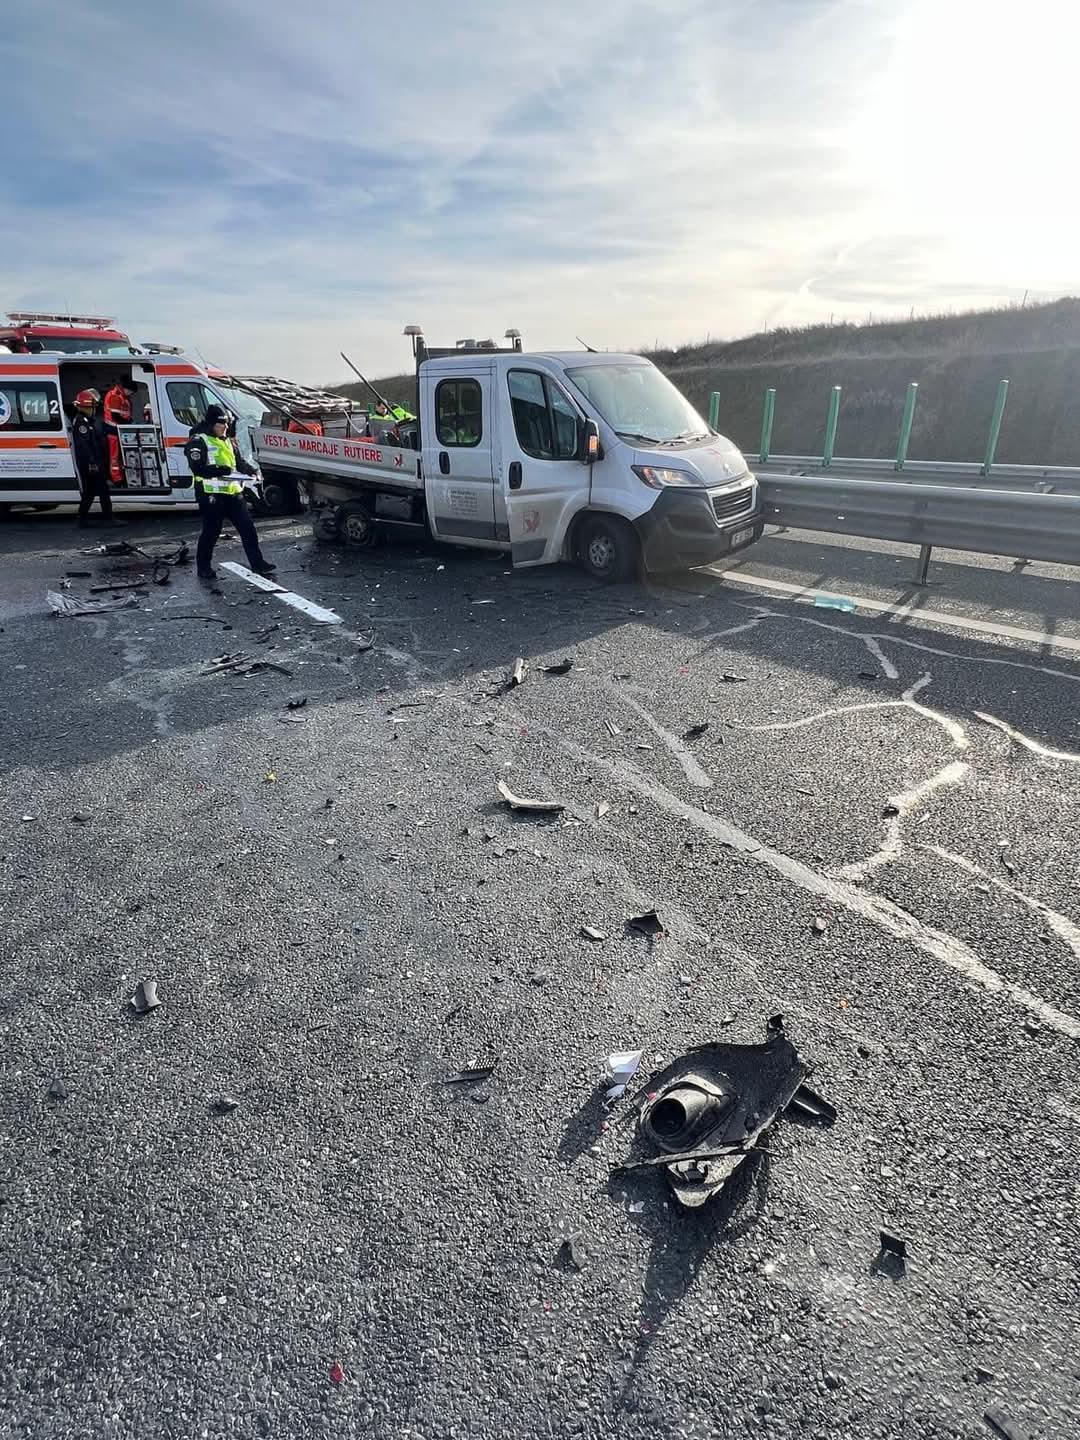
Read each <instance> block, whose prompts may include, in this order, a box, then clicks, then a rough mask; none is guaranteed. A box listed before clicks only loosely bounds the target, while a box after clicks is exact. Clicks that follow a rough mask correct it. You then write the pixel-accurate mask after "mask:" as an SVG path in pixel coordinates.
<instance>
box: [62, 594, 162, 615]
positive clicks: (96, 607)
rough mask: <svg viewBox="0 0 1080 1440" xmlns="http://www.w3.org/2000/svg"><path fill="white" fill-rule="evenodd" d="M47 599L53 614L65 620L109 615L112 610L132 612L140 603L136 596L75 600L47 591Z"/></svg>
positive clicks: (68, 596)
mask: <svg viewBox="0 0 1080 1440" xmlns="http://www.w3.org/2000/svg"><path fill="white" fill-rule="evenodd" d="M45 599H46V600H47V601H48V605H49V609H50V610H51V611H52V612H53V614H54V615H60V616H62V617H63V618H64V619H67V618H68V617H69V616H73V615H107V614H108V613H109V611H110V610H130V609H132V608H133V607H134V606H136V605H138V603H139V601H138V599H137V597H136V596H134V595H125V596H124V597H123V599H116V600H75V599H73V598H72V596H70V595H64V594H61V592H60V591H59V590H46V591H45Z"/></svg>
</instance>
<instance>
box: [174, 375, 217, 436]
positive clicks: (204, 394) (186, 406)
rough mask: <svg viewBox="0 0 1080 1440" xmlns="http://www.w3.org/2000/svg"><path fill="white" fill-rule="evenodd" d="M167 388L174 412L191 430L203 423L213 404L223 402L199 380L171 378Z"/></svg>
mask: <svg viewBox="0 0 1080 1440" xmlns="http://www.w3.org/2000/svg"><path fill="white" fill-rule="evenodd" d="M165 388H166V390H167V391H168V392H169V404H170V405H171V406H172V412H173V414H174V415H175V416H176V418H177V420H179V421H180V424H181V425H186V426H187V427H188V429H189V430H191V429H192V428H193V427H194V426H196V425H201V424H202V422H203V421H204V420H205V419H206V412H207V410H209V408H210V406H211V405H220V404H221V401H220V400H219V399H218V397H217V396H216V395H215V394H214V392H213V391H212V390H208V389H207V388H206V386H205V385H200V384H199V382H198V380H170V381H169V383H168V385H166V387H165Z"/></svg>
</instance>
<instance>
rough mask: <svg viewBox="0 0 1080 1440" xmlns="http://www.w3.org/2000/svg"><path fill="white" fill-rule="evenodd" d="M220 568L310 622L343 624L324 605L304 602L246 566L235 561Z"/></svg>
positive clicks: (338, 617) (333, 612)
mask: <svg viewBox="0 0 1080 1440" xmlns="http://www.w3.org/2000/svg"><path fill="white" fill-rule="evenodd" d="M221 568H222V569H223V570H228V571H230V573H231V574H233V575H237V576H239V577H240V579H241V580H246V581H247V582H248V584H249V585H257V586H258V588H259V589H260V590H265V591H266V592H267V594H268V595H273V596H274V597H275V599H277V600H282V601H284V602H285V604H286V605H291V606H292V608H293V609H294V610H302V611H303V613H304V614H305V615H307V616H309V617H310V618H311V619H312V620H318V621H319V623H320V624H322V625H341V624H343V623H344V622H343V621H342V618H341V616H340V615H339V614H337V612H336V611H334V610H328V609H327V608H326V606H325V605H316V604H315V602H314V600H306V599H305V598H304V596H303V595H297V594H296V592H295V591H294V590H286V589H285V586H284V585H279V584H278V583H277V581H276V580H270V579H268V578H267V577H266V576H265V575H256V574H255V571H254V570H249V569H248V568H247V566H246V565H238V564H237V562H236V561H235V560H226V561H224V563H223V564H222V567H221Z"/></svg>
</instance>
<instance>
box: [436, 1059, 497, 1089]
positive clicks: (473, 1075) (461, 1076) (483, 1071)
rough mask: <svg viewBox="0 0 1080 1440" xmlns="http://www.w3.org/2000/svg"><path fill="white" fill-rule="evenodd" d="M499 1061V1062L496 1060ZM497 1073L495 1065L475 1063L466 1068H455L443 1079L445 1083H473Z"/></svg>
mask: <svg viewBox="0 0 1080 1440" xmlns="http://www.w3.org/2000/svg"><path fill="white" fill-rule="evenodd" d="M496 1063H497V1062H496ZM494 1073H495V1065H494V1064H491V1065H473V1066H471V1067H467V1068H466V1069H464V1070H455V1071H454V1073H453V1075H448V1076H447V1077H446V1079H445V1080H444V1081H443V1084H444V1085H471V1084H473V1083H474V1081H477V1080H487V1079H488V1078H489V1077H490V1076H491V1075H493V1074H494Z"/></svg>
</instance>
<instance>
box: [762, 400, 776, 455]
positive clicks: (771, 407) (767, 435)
mask: <svg viewBox="0 0 1080 1440" xmlns="http://www.w3.org/2000/svg"><path fill="white" fill-rule="evenodd" d="M775 410H776V391H775V390H774V389H773V388H772V387H771V386H770V387H769V389H768V390H766V391H765V404H764V406H763V408H762V411H761V448H760V449H759V450H758V459H759V460H760V461H761V462H762V463H763V464H764V462H765V461H766V460H768V458H769V446H770V445H771V444H772V422H773V414H774V413H775Z"/></svg>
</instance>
